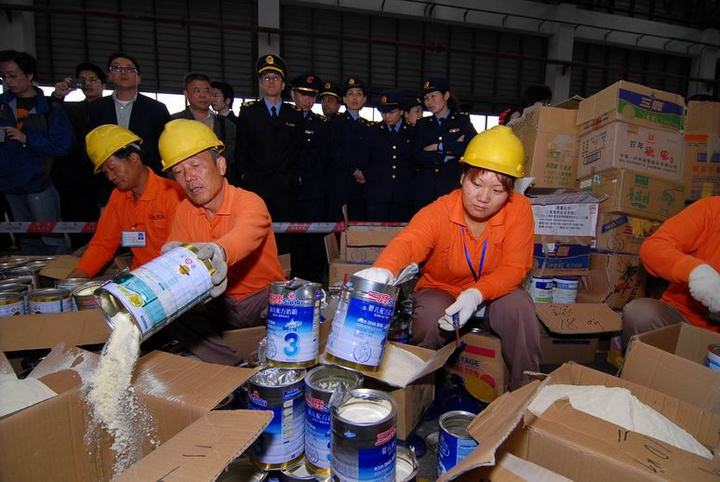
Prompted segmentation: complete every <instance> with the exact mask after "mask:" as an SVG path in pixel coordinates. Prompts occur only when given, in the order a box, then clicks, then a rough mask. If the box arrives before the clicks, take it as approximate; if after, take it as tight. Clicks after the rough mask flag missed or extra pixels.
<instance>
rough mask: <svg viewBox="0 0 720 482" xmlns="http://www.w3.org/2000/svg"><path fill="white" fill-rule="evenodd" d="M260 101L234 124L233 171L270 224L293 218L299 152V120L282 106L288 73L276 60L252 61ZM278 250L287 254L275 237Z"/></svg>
mask: <svg viewBox="0 0 720 482" xmlns="http://www.w3.org/2000/svg"><path fill="white" fill-rule="evenodd" d="M257 75H258V79H259V82H260V93H261V96H262V98H261V99H260V100H257V101H252V102H246V103H245V104H243V106H242V108H241V109H240V116H239V122H238V142H237V148H236V150H237V154H236V156H237V168H238V171H239V172H238V179H239V180H240V186H241V187H242V188H244V189H246V190H248V191H252V192H254V193H256V194H258V195H259V196H260V197H262V199H263V201H265V204H266V205H267V207H268V210H269V211H270V216H271V217H272V219H273V221H289V220H291V219H292V218H293V215H294V212H293V206H294V205H295V200H296V197H297V196H296V191H297V185H298V159H299V156H300V151H301V149H302V146H303V143H304V142H305V141H304V138H303V126H302V116H301V115H300V112H299V111H297V110H295V108H294V107H293V106H292V105H291V104H289V103H287V102H283V101H282V97H281V94H282V91H283V89H284V88H285V78H286V76H287V67H286V65H285V61H284V60H283V59H282V58H280V57H279V56H277V55H273V54H266V55H262V56H261V57H260V58H259V59H258V61H257ZM278 247H279V248H278V249H279V250H280V252H281V253H284V252H287V250H288V248H289V246H288V242H287V240H283V239H282V238H281V237H278Z"/></svg>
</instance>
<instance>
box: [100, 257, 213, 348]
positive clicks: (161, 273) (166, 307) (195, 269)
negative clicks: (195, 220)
mask: <svg viewBox="0 0 720 482" xmlns="http://www.w3.org/2000/svg"><path fill="white" fill-rule="evenodd" d="M214 272H215V267H214V266H213V265H212V263H211V262H210V261H209V260H201V259H199V258H198V257H197V248H195V246H192V245H190V244H184V245H182V246H178V247H176V248H173V249H171V250H170V251H168V252H167V253H164V254H163V255H161V256H159V257H157V258H155V259H153V260H152V261H150V262H149V263H145V264H144V265H142V266H140V267H139V268H137V269H135V270H133V271H131V272H129V273H122V274H120V275H118V276H116V277H115V278H113V279H112V280H111V281H108V282H106V283H104V284H103V285H102V286H100V287H99V288H98V289H97V290H95V296H96V297H97V300H96V303H97V305H98V306H99V307H100V309H101V310H102V311H103V313H104V315H105V320H106V321H107V323H108V324H109V325H110V328H113V327H114V326H113V325H114V322H113V316H116V315H118V314H129V315H130V318H131V319H132V321H133V322H134V323H135V324H136V325H137V327H138V329H139V330H140V334H141V340H145V339H147V338H149V337H150V336H151V335H152V334H153V333H155V332H156V331H158V330H160V329H161V328H163V327H164V326H165V325H167V324H168V323H170V322H171V321H173V320H174V319H176V318H177V317H179V316H180V315H182V314H183V313H185V312H186V311H187V310H189V309H190V308H192V307H193V306H195V305H197V304H198V303H201V302H203V301H205V300H207V299H208V298H209V297H210V289H211V288H212V287H213V284H212V280H211V276H212V274H213V273H214Z"/></svg>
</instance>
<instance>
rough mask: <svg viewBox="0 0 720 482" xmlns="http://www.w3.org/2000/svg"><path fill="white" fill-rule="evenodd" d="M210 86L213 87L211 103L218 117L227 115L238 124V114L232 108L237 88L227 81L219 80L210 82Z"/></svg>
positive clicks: (226, 116) (227, 117)
mask: <svg viewBox="0 0 720 482" xmlns="http://www.w3.org/2000/svg"><path fill="white" fill-rule="evenodd" d="M210 87H212V99H211V105H212V108H213V110H214V111H215V114H216V115H217V116H218V117H220V116H222V117H225V118H226V119H228V120H230V121H232V122H233V123H234V124H235V125H237V123H238V116H236V115H235V112H233V110H232V108H233V102H234V101H235V90H234V89H233V88H232V86H231V85H230V84H228V83H227V82H221V81H219V80H213V81H212V82H210Z"/></svg>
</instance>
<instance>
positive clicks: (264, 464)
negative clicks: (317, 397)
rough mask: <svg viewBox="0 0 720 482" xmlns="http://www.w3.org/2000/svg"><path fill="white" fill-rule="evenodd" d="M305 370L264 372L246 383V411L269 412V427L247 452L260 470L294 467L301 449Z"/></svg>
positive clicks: (266, 370)
mask: <svg viewBox="0 0 720 482" xmlns="http://www.w3.org/2000/svg"><path fill="white" fill-rule="evenodd" d="M304 380H305V370H301V369H290V368H265V369H264V370H260V371H259V372H257V373H256V374H255V375H253V377H252V378H251V379H250V380H248V384H247V390H248V394H247V408H248V409H249V410H269V411H271V412H272V413H273V418H272V421H271V422H270V425H268V426H267V428H265V430H264V431H263V433H262V434H260V437H258V439H257V440H256V441H255V442H254V443H253V445H252V447H251V448H250V460H251V461H252V462H253V463H254V464H255V465H256V466H257V467H258V468H260V469H262V470H269V469H280V468H285V467H290V466H292V465H295V464H297V462H298V461H299V460H300V459H301V458H302V455H303V450H304V448H305V396H304V391H305V381H304Z"/></svg>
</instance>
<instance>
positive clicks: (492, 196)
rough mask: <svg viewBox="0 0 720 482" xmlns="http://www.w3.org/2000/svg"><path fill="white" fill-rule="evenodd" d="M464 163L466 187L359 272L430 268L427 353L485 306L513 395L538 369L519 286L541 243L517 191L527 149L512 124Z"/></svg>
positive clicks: (416, 318)
mask: <svg viewBox="0 0 720 482" xmlns="http://www.w3.org/2000/svg"><path fill="white" fill-rule="evenodd" d="M461 163H462V175H461V177H460V189H456V190H454V191H452V192H451V193H450V194H447V195H445V196H441V197H440V198H438V199H437V200H436V201H435V202H433V203H432V204H430V205H428V206H426V207H425V208H423V209H422V210H421V211H420V212H418V213H417V214H416V215H415V216H414V217H413V218H412V220H411V221H410V223H409V224H408V226H407V227H405V229H403V230H402V231H401V232H400V233H398V235H397V236H396V237H395V238H394V239H393V240H392V241H391V242H390V244H388V246H387V247H386V248H385V249H384V250H383V252H382V253H381V254H380V256H379V257H378V259H377V261H376V262H375V263H374V265H373V267H372V268H367V269H364V270H362V271H359V272H358V273H356V276H360V277H362V278H365V279H368V280H371V281H376V282H380V283H390V282H392V281H393V279H394V278H395V276H397V274H398V273H399V271H400V270H401V269H402V268H403V267H404V266H406V265H408V264H410V263H413V262H414V263H418V264H421V263H424V265H423V268H422V273H421V276H420V280H419V281H418V283H417V285H416V287H415V299H416V302H417V303H416V307H415V309H414V312H413V327H412V329H413V334H412V342H413V343H415V344H418V345H420V346H424V347H428V348H433V349H435V348H438V347H440V346H442V345H444V344H445V343H446V342H447V341H448V339H449V337H450V335H451V333H452V331H453V330H454V327H455V326H458V327H462V326H463V325H464V324H465V323H467V321H468V320H469V319H470V318H471V317H472V316H473V314H475V313H476V311H478V308H479V307H481V306H483V305H487V308H488V310H487V311H488V321H489V324H490V327H491V328H492V330H493V331H494V332H495V333H497V334H498V335H499V336H500V338H501V340H502V353H503V357H504V359H505V361H506V362H507V363H508V365H509V368H510V388H511V389H514V388H518V387H520V386H522V385H523V384H524V383H526V382H527V381H528V380H527V378H526V377H525V376H524V375H523V372H524V371H525V370H532V371H537V370H538V369H539V364H540V332H539V324H538V321H537V317H536V314H535V305H534V303H533V301H532V299H531V298H530V296H529V295H528V294H527V293H526V292H525V291H523V290H522V289H521V288H520V285H521V283H522V281H523V280H524V278H525V277H526V276H527V274H528V272H529V271H530V269H531V268H532V251H533V238H534V222H533V215H532V209H531V208H530V203H529V202H528V200H527V199H526V198H525V197H524V196H523V195H521V194H519V193H515V192H513V188H514V183H515V180H516V178H518V177H522V176H523V174H524V149H523V146H522V143H521V141H520V139H518V138H517V136H515V135H514V134H513V133H512V131H511V130H510V128H508V127H505V126H498V127H494V128H492V129H490V130H487V131H484V132H482V133H480V134H478V135H476V136H475V137H474V138H473V139H472V141H471V142H470V144H469V145H468V146H467V149H466V151H465V153H464V155H463V157H462V158H461Z"/></svg>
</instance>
